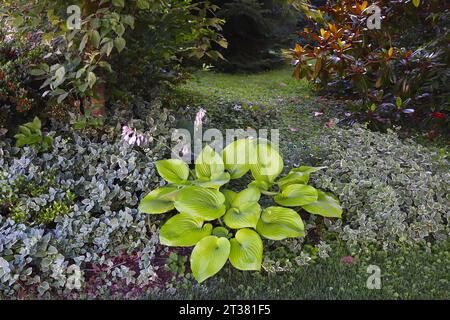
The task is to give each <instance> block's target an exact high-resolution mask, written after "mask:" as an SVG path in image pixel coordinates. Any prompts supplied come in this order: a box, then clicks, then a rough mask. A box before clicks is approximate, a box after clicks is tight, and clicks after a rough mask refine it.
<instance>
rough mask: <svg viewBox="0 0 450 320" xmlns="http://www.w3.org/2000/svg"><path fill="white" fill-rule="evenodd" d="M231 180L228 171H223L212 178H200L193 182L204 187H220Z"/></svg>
mask: <svg viewBox="0 0 450 320" xmlns="http://www.w3.org/2000/svg"><path fill="white" fill-rule="evenodd" d="M229 181H230V174H229V173H228V172H222V173H220V174H218V175H215V176H213V177H211V178H198V179H197V180H195V181H193V184H195V185H197V186H202V187H204V188H212V189H219V188H220V187H221V186H223V185H224V184H226V183H228V182H229Z"/></svg>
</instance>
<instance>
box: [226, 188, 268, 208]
mask: <svg viewBox="0 0 450 320" xmlns="http://www.w3.org/2000/svg"><path fill="white" fill-rule="evenodd" d="M260 197H261V192H260V191H259V189H257V188H254V187H250V188H247V189H244V190H242V191H241V192H239V193H238V194H237V195H236V197H235V198H234V199H233V202H232V207H235V208H239V207H241V206H243V205H246V204H248V203H252V202H258V201H259V198H260Z"/></svg>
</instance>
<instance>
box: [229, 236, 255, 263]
mask: <svg viewBox="0 0 450 320" xmlns="http://www.w3.org/2000/svg"><path fill="white" fill-rule="evenodd" d="M230 243H231V251H230V257H229V259H230V262H231V264H232V265H233V266H234V267H235V268H236V269H239V270H261V262H262V255H263V243H262V240H261V238H260V236H259V234H258V233H256V232H255V231H253V230H251V229H240V230H239V231H238V232H236V235H235V237H234V238H233V239H231V240H230Z"/></svg>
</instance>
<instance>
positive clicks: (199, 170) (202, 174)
mask: <svg viewBox="0 0 450 320" xmlns="http://www.w3.org/2000/svg"><path fill="white" fill-rule="evenodd" d="M224 170H225V166H224V164H223V160H222V157H221V156H220V155H219V154H218V153H217V152H216V151H215V150H214V149H213V148H211V147H210V146H208V145H207V146H206V147H204V148H203V150H202V152H200V154H199V155H198V157H197V159H196V160H195V173H196V175H197V178H212V177H217V176H219V175H220V174H222V173H223V172H224Z"/></svg>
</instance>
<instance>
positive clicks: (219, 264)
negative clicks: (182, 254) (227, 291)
mask: <svg viewBox="0 0 450 320" xmlns="http://www.w3.org/2000/svg"><path fill="white" fill-rule="evenodd" d="M229 255H230V241H229V240H228V239H227V238H223V237H221V238H218V237H216V236H208V237H205V238H203V239H202V240H200V241H199V242H198V243H197V244H196V245H195V247H194V250H192V254H191V269H192V274H193V275H194V277H195V279H196V280H197V281H198V282H199V283H201V282H203V281H205V280H206V279H208V278H209V277H212V276H213V275H215V274H216V273H217V272H219V271H220V269H222V268H223V266H224V265H225V263H226V262H227V260H228V257H229Z"/></svg>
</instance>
